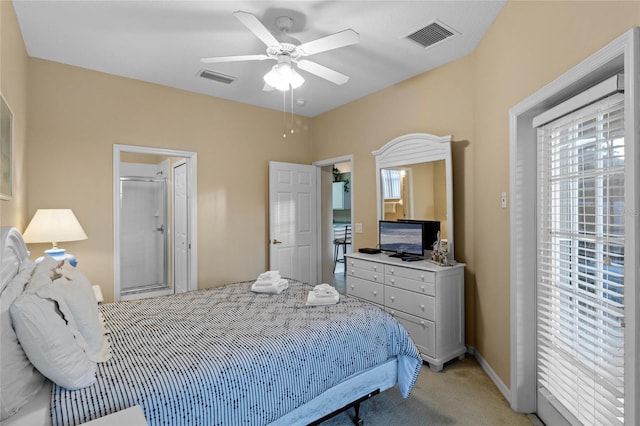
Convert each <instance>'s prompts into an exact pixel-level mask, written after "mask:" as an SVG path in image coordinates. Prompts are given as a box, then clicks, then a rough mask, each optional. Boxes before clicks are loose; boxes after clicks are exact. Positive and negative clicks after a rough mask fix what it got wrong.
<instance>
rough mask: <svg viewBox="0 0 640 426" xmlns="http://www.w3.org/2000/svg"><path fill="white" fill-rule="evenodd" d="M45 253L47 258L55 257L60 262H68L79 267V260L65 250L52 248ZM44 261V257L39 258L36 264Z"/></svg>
mask: <svg viewBox="0 0 640 426" xmlns="http://www.w3.org/2000/svg"><path fill="white" fill-rule="evenodd" d="M44 253H45V256H49V257H53V258H54V259H55V260H57V261H60V262H62V261H64V260H68V261H69V264H70V265H71V266H73V267H75V266H77V265H78V260H77V259H76V257H75V256H74V255H72V254H69V253H67V252H66V250H65V249H61V248H52V249H49V250H45V251H44ZM42 259H44V256H40V257H39V258H37V259H36V263H40V262H42Z"/></svg>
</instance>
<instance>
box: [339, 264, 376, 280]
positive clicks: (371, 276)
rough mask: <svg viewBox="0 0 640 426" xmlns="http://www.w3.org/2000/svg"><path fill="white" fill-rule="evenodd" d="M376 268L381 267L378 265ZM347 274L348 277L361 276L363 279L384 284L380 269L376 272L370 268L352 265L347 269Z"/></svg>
mask: <svg viewBox="0 0 640 426" xmlns="http://www.w3.org/2000/svg"><path fill="white" fill-rule="evenodd" d="M378 269H381V265H378ZM347 275H348V276H349V277H355V278H361V279H363V280H369V281H373V282H377V283H380V284H384V273H383V272H382V271H380V272H376V271H372V270H370V269H362V268H357V267H354V266H349V269H348V270H347Z"/></svg>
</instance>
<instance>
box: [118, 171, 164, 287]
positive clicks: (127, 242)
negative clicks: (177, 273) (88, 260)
mask: <svg viewBox="0 0 640 426" xmlns="http://www.w3.org/2000/svg"><path fill="white" fill-rule="evenodd" d="M155 175H156V176H157V177H149V176H133V175H130V176H120V197H119V198H120V200H119V201H120V242H121V244H120V261H121V266H120V294H121V295H122V296H126V295H131V294H136V293H143V292H157V291H162V290H170V289H171V284H170V282H169V232H168V228H167V223H168V182H167V177H166V173H164V172H163V171H159V172H155ZM163 175H164V176H163Z"/></svg>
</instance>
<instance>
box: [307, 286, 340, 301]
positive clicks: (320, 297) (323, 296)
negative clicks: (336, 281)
mask: <svg viewBox="0 0 640 426" xmlns="http://www.w3.org/2000/svg"><path fill="white" fill-rule="evenodd" d="M339 301H340V293H338V291H337V290H336V289H335V288H333V287H332V286H330V285H329V284H326V283H323V284H319V285H317V286H315V287H314V288H313V290H311V291H310V292H309V295H308V296H307V305H308V306H317V305H335V304H336V303H338V302H339Z"/></svg>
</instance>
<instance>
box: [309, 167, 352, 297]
mask: <svg viewBox="0 0 640 426" xmlns="http://www.w3.org/2000/svg"><path fill="white" fill-rule="evenodd" d="M313 165H314V166H316V167H319V168H320V176H321V178H320V187H321V190H320V191H319V192H320V197H321V202H320V203H319V207H320V214H319V215H318V217H319V221H320V224H319V229H320V230H321V232H320V241H321V250H320V253H321V256H320V263H321V265H320V271H321V282H323V283H330V284H332V285H333V286H334V287H336V289H337V290H338V291H339V292H340V293H343V294H344V292H345V290H346V287H345V281H346V280H345V269H344V268H345V264H344V263H343V262H342V261H343V260H344V251H345V250H344V249H345V248H346V252H347V253H349V252H350V251H351V250H352V248H353V243H354V241H353V235H352V237H351V244H348V245H346V246H341V247H338V251H337V252H336V245H335V244H334V239H335V238H336V236H341V235H342V233H344V230H345V227H347V226H349V227H351V229H353V227H352V226H351V225H352V223H353V210H352V208H351V206H352V205H353V180H354V179H353V155H346V156H343V157H337V158H331V159H328V160H322V161H316V162H314V163H313ZM336 261H337V262H336Z"/></svg>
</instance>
